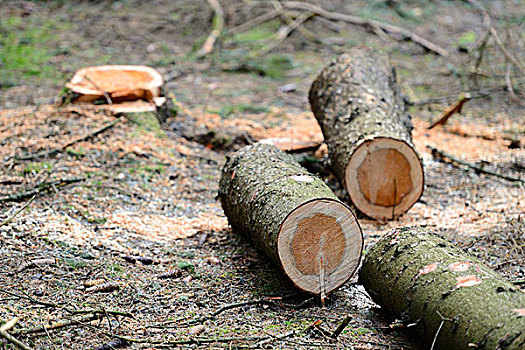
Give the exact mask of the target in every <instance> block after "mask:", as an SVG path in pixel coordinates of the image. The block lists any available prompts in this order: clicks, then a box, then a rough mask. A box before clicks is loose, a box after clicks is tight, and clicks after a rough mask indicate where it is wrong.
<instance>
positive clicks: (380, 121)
mask: <svg viewBox="0 0 525 350" xmlns="http://www.w3.org/2000/svg"><path fill="white" fill-rule="evenodd" d="M308 98H309V100H310V105H311V107H312V111H313V112H314V115H315V117H316V119H317V121H318V122H319V125H320V126H321V130H322V132H323V135H324V137H325V140H326V143H327V145H328V151H329V155H330V159H331V161H332V168H333V170H334V173H335V174H336V176H337V177H338V178H339V180H340V181H342V182H344V178H345V169H346V166H347V164H348V162H349V160H350V157H351V156H352V153H353V152H354V151H355V150H356V149H357V147H358V146H359V145H361V143H362V142H364V141H365V140H370V139H373V138H376V137H388V138H392V139H396V140H401V141H404V142H406V143H407V144H408V145H410V146H411V147H412V148H413V144H412V128H413V126H412V121H411V119H410V116H409V115H408V113H407V111H406V107H405V103H404V101H403V98H402V95H401V92H400V90H399V87H398V85H397V83H396V75H395V70H394V69H393V68H392V66H391V65H390V62H389V59H388V57H386V56H385V55H382V54H379V53H378V52H376V51H374V50H372V49H370V48H367V47H356V48H353V49H351V50H350V51H349V52H348V53H346V54H343V55H340V56H338V57H337V58H336V59H334V60H333V61H331V62H330V63H329V64H328V65H327V66H326V67H325V68H324V69H323V71H322V72H321V74H320V75H319V76H318V77H317V79H316V80H315V81H314V82H313V84H312V87H311V88H310V93H309V96H308Z"/></svg>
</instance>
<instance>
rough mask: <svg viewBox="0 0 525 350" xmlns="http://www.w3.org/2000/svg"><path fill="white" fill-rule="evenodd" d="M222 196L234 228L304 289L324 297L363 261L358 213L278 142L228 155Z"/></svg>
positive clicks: (247, 148)
mask: <svg viewBox="0 0 525 350" xmlns="http://www.w3.org/2000/svg"><path fill="white" fill-rule="evenodd" d="M219 198H220V200H221V204H222V208H223V210H224V213H225V214H226V216H227V217H228V221H229V223H230V225H231V226H232V228H233V229H234V230H235V231H238V232H240V233H242V234H244V235H245V236H247V237H249V238H250V239H251V240H252V241H253V242H254V244H255V245H256V246H257V247H258V248H259V249H260V250H261V251H262V252H263V253H264V254H265V255H266V256H267V257H268V258H269V259H270V260H271V261H273V263H274V264H276V265H277V266H280V267H281V268H282V269H283V270H284V273H285V274H286V275H287V276H288V277H289V278H290V279H291V281H292V282H293V283H294V284H295V285H296V286H297V287H298V288H300V289H302V290H304V291H307V292H310V293H315V294H320V295H321V296H323V295H324V294H325V293H329V292H331V291H333V290H335V289H336V288H338V287H340V286H341V285H343V284H344V283H345V282H346V281H348V279H350V277H352V275H353V274H354V272H355V270H356V268H357V266H358V265H359V262H360V259H361V252H362V247H363V236H362V232H361V228H360V227H359V224H358V223H357V220H356V218H355V215H354V214H353V212H352V211H351V210H350V209H349V208H348V207H347V206H346V205H344V204H343V203H341V202H340V201H339V200H338V199H337V197H336V196H335V195H334V194H333V193H332V191H331V190H330V189H329V188H328V186H326V184H325V183H324V182H323V181H322V180H321V179H319V178H317V177H315V176H313V175H311V174H309V173H308V171H307V170H306V169H304V168H303V167H301V166H300V165H299V164H298V163H297V162H296V161H295V160H294V159H293V157H292V156H290V155H288V154H285V153H284V152H282V151H280V150H278V149H277V148H276V147H274V146H271V145H265V144H261V143H257V144H254V145H251V146H247V147H245V148H243V149H241V150H239V151H238V152H237V153H235V154H234V155H233V156H232V157H231V158H230V159H228V160H227V162H226V164H225V165H224V168H223V170H222V176H221V181H220V185H219Z"/></svg>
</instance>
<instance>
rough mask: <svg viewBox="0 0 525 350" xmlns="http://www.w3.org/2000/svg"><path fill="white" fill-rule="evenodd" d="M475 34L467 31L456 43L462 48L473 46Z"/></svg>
mask: <svg viewBox="0 0 525 350" xmlns="http://www.w3.org/2000/svg"><path fill="white" fill-rule="evenodd" d="M476 37H477V36H476V33H475V32H474V31H472V30H469V31H468V32H465V33H463V34H462V35H461V36H460V37H459V39H458V41H457V43H458V45H459V46H461V47H464V46H467V45H469V44H474V43H475V42H476Z"/></svg>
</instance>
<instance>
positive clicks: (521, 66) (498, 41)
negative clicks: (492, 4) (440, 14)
mask: <svg viewBox="0 0 525 350" xmlns="http://www.w3.org/2000/svg"><path fill="white" fill-rule="evenodd" d="M466 1H467V2H468V3H469V4H471V5H473V6H474V7H476V8H477V9H478V10H479V11H480V12H481V14H482V15H483V22H484V24H485V26H486V27H487V29H488V31H489V32H490V35H491V36H492V38H493V39H494V42H495V43H496V45H497V46H498V47H499V49H500V50H501V52H503V54H504V55H505V57H506V58H507V59H508V60H509V61H510V62H512V64H513V65H514V66H515V67H516V68H517V69H518V70H519V71H520V73H521V74H523V75H525V64H524V63H523V62H521V61H520V60H519V59H518V58H517V57H515V56H513V55H512V54H511V53H510V52H509V50H507V48H506V47H505V45H503V43H502V42H501V39H500V38H499V35H498V32H497V31H496V29H495V28H494V26H493V25H492V19H491V18H490V15H489V13H488V12H487V10H486V9H485V7H484V6H483V5H482V4H481V3H480V2H479V1H477V0H466Z"/></svg>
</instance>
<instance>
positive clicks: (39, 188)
mask: <svg viewBox="0 0 525 350" xmlns="http://www.w3.org/2000/svg"><path fill="white" fill-rule="evenodd" d="M84 180H86V178H85V177H73V178H69V179H59V180H55V181H49V182H43V183H40V184H38V185H36V186H35V187H33V188H32V189H30V190H26V191H22V192H18V193H15V194H12V195H8V196H4V197H0V203H2V202H20V201H23V200H25V199H27V198H31V197H33V196H36V195H38V194H41V193H44V192H47V191H49V190H50V189H53V188H59V187H64V186H66V185H69V184H72V183H76V182H81V181H84Z"/></svg>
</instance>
